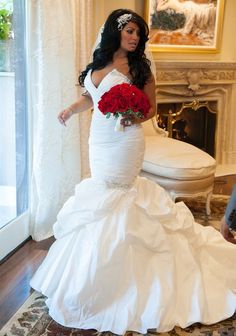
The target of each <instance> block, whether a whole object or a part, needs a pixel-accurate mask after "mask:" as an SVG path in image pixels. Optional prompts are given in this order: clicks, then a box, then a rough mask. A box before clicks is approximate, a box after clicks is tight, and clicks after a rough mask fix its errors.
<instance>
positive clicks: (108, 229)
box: [31, 70, 236, 334]
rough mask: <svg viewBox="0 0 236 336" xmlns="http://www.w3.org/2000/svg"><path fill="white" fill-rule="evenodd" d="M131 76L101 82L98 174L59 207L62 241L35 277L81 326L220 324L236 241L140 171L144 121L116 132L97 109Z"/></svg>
mask: <svg viewBox="0 0 236 336" xmlns="http://www.w3.org/2000/svg"><path fill="white" fill-rule="evenodd" d="M122 82H129V80H128V78H127V77H125V76H124V75H123V74H121V73H120V72H118V71H117V70H112V71H111V72H109V73H108V74H107V75H106V76H105V78H104V79H103V80H102V82H101V83H100V85H99V86H98V88H96V87H95V86H94V84H93V82H92V79H91V73H90V72H89V73H88V75H87V77H86V79H85V86H86V89H87V90H88V91H89V92H90V94H91V96H92V98H93V101H94V114H93V120H92V124H91V132H90V139H89V145H90V165H91V178H88V179H85V180H83V181H82V182H81V183H79V184H78V185H77V186H76V188H75V195H74V196H72V197H71V198H70V199H69V200H68V201H67V202H66V203H65V205H64V206H63V208H62V209H61V211H60V212H59V214H58V218H57V222H56V223H55V225H54V234H55V238H56V241H55V242H54V244H53V245H52V247H51V248H50V250H49V253H48V255H47V257H46V258H45V260H44V261H43V263H42V265H41V266H40V267H39V269H38V270H37V272H36V273H35V275H34V277H33V279H32V280H31V286H32V287H33V288H34V289H35V290H37V291H39V292H42V293H43V294H44V295H46V296H47V301H46V303H47V305H48V307H49V313H50V315H51V316H52V318H53V319H54V320H56V321H57V322H58V323H60V324H62V325H64V326H68V327H74V328H81V329H96V330H98V331H111V332H113V333H116V334H124V333H125V332H126V331H128V330H130V331H136V332H140V333H146V332H147V330H148V329H156V330H157V331H159V332H165V331H169V330H171V329H172V328H173V327H174V326H180V327H183V328H184V327H187V326H189V325H191V324H193V323H195V322H202V323H204V324H212V323H215V322H217V321H220V320H223V319H226V318H228V317H230V316H232V315H233V314H234V312H235V310H236V246H235V245H233V244H231V243H228V242H226V241H225V240H224V239H223V238H222V236H221V234H220V233H219V232H218V231H216V230H215V229H213V228H211V227H203V226H201V225H200V224H197V223H195V221H194V218H193V216H192V214H191V212H190V211H189V209H188V208H187V207H186V206H185V204H184V203H183V202H179V203H176V204H175V203H173V202H172V200H171V199H170V197H169V196H168V194H167V193H166V192H165V191H164V189H163V188H161V187H160V186H158V185H157V184H155V183H154V182H152V181H149V180H148V179H146V178H142V177H139V176H138V174H139V171H140V168H141V165H142V160H143V154H144V136H143V130H142V126H141V125H133V126H131V127H126V128H125V131H124V132H116V131H114V128H115V120H114V119H113V118H110V119H106V118H105V117H104V115H103V114H102V113H101V112H100V111H99V110H98V108H97V103H98V101H99V99H100V97H101V95H102V94H103V93H104V92H105V91H108V90H109V88H110V87H111V86H113V85H115V84H119V83H122Z"/></svg>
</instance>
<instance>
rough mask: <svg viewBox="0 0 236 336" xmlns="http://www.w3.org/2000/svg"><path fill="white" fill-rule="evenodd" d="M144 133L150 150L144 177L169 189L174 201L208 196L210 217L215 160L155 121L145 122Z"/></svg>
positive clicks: (144, 168) (143, 169) (142, 173)
mask: <svg viewBox="0 0 236 336" xmlns="http://www.w3.org/2000/svg"><path fill="white" fill-rule="evenodd" d="M144 133H145V141H146V149H145V156H144V162H143V167H142V171H141V174H140V175H142V176H145V177H147V178H149V179H151V180H153V181H155V182H156V183H158V184H159V185H160V186H162V187H163V188H164V189H166V190H167V191H168V192H169V193H170V195H171V197H172V199H173V200H175V199H176V198H177V197H197V196H203V197H205V198H206V213H207V215H210V212H211V210H210V200H211V195H212V191H213V186H214V176H215V170H216V161H215V159H214V158H213V157H211V156H210V155H209V154H207V153H206V152H204V151H202V150H201V149H199V148H197V147H195V146H193V145H190V144H188V143H185V142H183V141H180V140H175V139H172V138H168V137H167V136H165V135H166V134H164V133H163V132H162V131H160V129H159V128H158V127H157V125H156V120H155V119H152V120H151V121H150V120H149V121H147V122H146V123H144Z"/></svg>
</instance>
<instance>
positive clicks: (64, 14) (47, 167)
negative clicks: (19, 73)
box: [28, 0, 92, 240]
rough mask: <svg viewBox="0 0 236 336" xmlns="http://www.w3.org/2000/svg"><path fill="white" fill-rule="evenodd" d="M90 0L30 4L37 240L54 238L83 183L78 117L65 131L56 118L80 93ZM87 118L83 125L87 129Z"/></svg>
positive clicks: (34, 232)
mask: <svg viewBox="0 0 236 336" xmlns="http://www.w3.org/2000/svg"><path fill="white" fill-rule="evenodd" d="M90 2H92V0H91V1H88V0H87V1H86V0H79V1H78V0H66V1H65V0H54V1H52V0H43V1H42V0H31V1H29V27H28V31H29V45H30V47H29V59H30V64H29V69H30V71H29V92H30V111H29V113H30V116H31V121H32V123H31V124H32V132H31V136H32V139H33V140H32V141H33V143H32V181H31V190H30V199H31V235H32V237H33V239H35V240H42V239H45V238H47V237H49V236H51V235H52V226H53V224H54V222H55V220H56V215H57V213H58V211H59V209H60V208H61V206H62V204H63V203H64V202H65V200H66V199H67V198H68V197H69V196H70V195H71V194H73V192H74V186H75V185H76V184H77V183H78V182H79V181H80V179H81V161H80V157H81V142H80V140H81V135H80V129H81V128H82V125H80V121H79V119H80V117H79V116H77V115H76V116H73V117H72V118H71V119H70V120H69V122H68V123H67V127H63V126H61V125H60V124H59V122H58V121H57V115H58V113H59V112H60V111H61V110H62V109H63V108H65V107H67V106H68V105H70V104H71V103H72V102H74V101H75V100H76V99H77V98H78V95H79V93H80V89H79V88H78V86H76V85H75V84H76V83H77V75H78V72H79V71H80V70H81V69H82V68H83V67H84V65H82V64H80V62H81V63H86V62H85V60H83V59H82V61H81V60H80V59H79V58H78V51H77V48H78V45H77V43H78V42H77V40H78V39H79V40H81V43H83V42H82V41H83V39H84V38H85V31H86V25H87V23H86V21H85V20H86V15H85V14H87V8H86V6H87V5H88V4H89V3H90ZM88 8H89V9H92V8H91V6H89V7H88ZM82 11H85V12H82ZM89 16H91V13H89ZM81 19H82V20H83V22H84V26H83V29H82V30H81V31H79V30H78V24H77V21H79V20H81ZM86 38H87V37H86ZM88 38H90V37H88ZM91 43H92V37H91ZM88 44H89V43H88V42H87V41H86V43H85V47H86V48H88V49H90V47H89V46H87V45H88ZM88 53H89V51H88ZM84 58H85V56H84ZM84 118H85V121H83V120H82V121H81V122H82V123H83V122H84V123H85V125H86V127H88V125H87V124H88V122H87V118H86V117H84ZM85 135H86V134H85ZM82 136H84V135H83V134H82ZM84 146H85V145H84ZM85 156H86V155H85ZM85 159H86V157H85Z"/></svg>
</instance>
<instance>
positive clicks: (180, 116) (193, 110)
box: [157, 100, 216, 157]
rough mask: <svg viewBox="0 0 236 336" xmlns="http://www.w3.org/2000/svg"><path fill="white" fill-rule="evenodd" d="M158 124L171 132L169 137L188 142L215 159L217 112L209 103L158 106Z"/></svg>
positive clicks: (162, 104) (197, 102)
mask: <svg viewBox="0 0 236 336" xmlns="http://www.w3.org/2000/svg"><path fill="white" fill-rule="evenodd" d="M157 123H158V126H159V127H161V128H163V129H165V130H166V131H168V132H169V137H172V138H174V139H177V140H181V141H184V142H188V143H190V144H192V145H194V146H196V147H198V148H200V149H202V150H204V151H205V152H207V153H208V154H210V155H211V156H213V157H215V132H216V111H215V110H214V109H212V108H211V106H210V104H209V103H208V102H199V101H197V100H194V101H192V102H190V103H161V104H158V109H157Z"/></svg>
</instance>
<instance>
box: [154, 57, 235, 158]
mask: <svg viewBox="0 0 236 336" xmlns="http://www.w3.org/2000/svg"><path fill="white" fill-rule="evenodd" d="M155 64H156V98H157V104H161V103H168V102H186V101H187V102H190V101H192V100H194V99H197V100H199V101H209V102H211V103H212V104H213V106H214V107H215V106H216V110H217V129H216V137H215V143H216V155H215V158H216V161H217V163H218V164H236V132H235V130H236V62H196V61H194V62H193V61H187V62H182V61H181V62H177V61H156V62H155Z"/></svg>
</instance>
